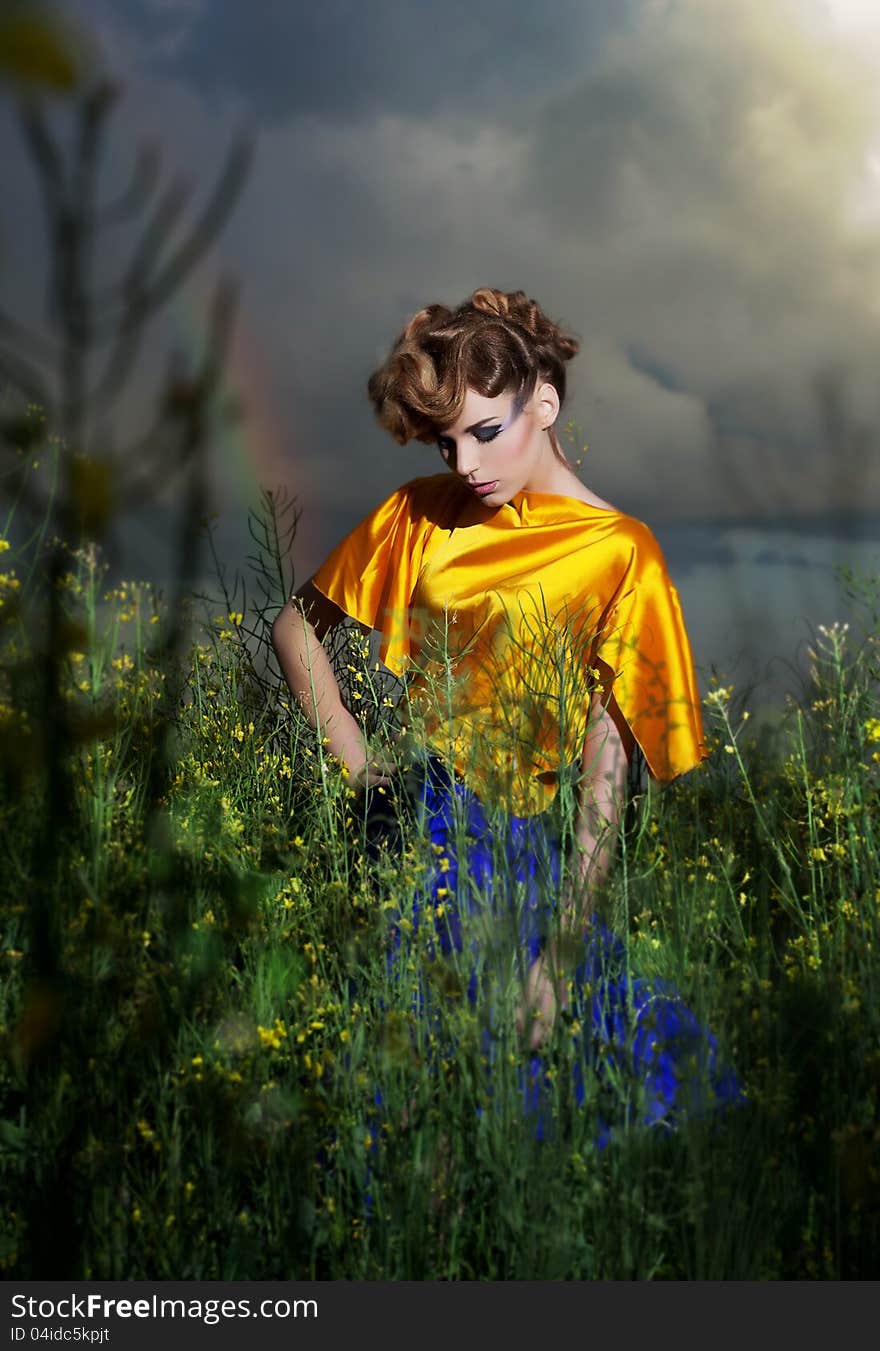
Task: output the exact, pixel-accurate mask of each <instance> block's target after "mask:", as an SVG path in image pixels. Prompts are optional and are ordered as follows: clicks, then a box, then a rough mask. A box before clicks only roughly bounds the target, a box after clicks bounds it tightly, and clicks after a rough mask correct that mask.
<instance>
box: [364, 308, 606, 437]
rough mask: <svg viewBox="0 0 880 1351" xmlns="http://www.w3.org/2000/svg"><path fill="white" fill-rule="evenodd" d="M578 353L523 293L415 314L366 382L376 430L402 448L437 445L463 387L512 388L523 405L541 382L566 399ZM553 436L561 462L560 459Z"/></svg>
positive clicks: (488, 392)
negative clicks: (569, 365) (569, 367)
mask: <svg viewBox="0 0 880 1351" xmlns="http://www.w3.org/2000/svg"><path fill="white" fill-rule="evenodd" d="M579 350H580V343H579V342H578V341H577V339H576V338H573V337H570V336H568V335H567V334H565V333H563V332H562V330H561V328H560V327H559V325H558V324H556V323H554V322H553V320H552V319H548V317H547V315H546V314H545V313H544V312H543V310H542V309H541V307H540V306H539V305H538V304H536V302H535V301H534V300H530V299H529V298H528V296H527V295H526V294H525V292H524V291H496V290H494V289H493V288H492V287H489V286H484V287H481V288H480V289H479V290H478V291H474V293H473V295H471V297H470V298H469V299H468V300H465V301H463V302H462V304H461V305H459V306H458V308H457V309H456V310H450V309H449V308H448V307H447V306H446V305H427V306H425V308H424V309H422V310H419V312H418V314H415V315H413V317H412V318H411V319H410V321H409V323H408V324H407V326H406V328H405V329H404V330H403V332H402V333H401V334H400V336H399V338H398V339H397V341H396V342H395V344H394V346H393V348H392V349H391V352H390V354H389V356H388V358H387V359H386V361H385V362H384V363H383V364H382V365H381V366H380V367H379V368H378V370H376V371H374V372H373V374H372V375H371V376H370V379H369V381H368V384H367V390H368V393H369V396H370V399H371V401H372V403H373V405H374V407H375V409H376V416H377V418H378V420H379V422H380V423H381V425H382V426H383V427H384V428H385V429H386V431H388V432H390V433H391V435H392V436H393V437H394V439H395V441H397V443H398V444H399V445H401V446H403V445H405V444H406V443H407V441H410V440H416V441H423V442H425V443H426V444H427V443H430V442H431V441H433V440H435V439H436V437H437V432H438V429H440V428H443V427H448V426H449V425H450V424H451V423H453V422H455V420H456V419H457V418H458V417H459V416H460V414H461V410H462V408H463V407H464V401H465V397H466V394H467V391H468V389H475V390H476V391H477V393H478V394H482V395H484V396H485V397H486V398H489V399H494V398H496V397H497V396H498V395H499V394H503V393H504V392H505V391H506V390H509V389H512V390H513V393H514V398H515V400H516V401H517V403H518V404H519V406H520V407H522V406H523V405H524V404H525V403H527V402H528V400H529V398H530V397H531V395H532V393H533V391H534V389H535V387H536V385H537V384H538V383H539V382H544V381H546V382H547V383H548V384H551V385H553V387H554V389H555V390H556V392H557V394H558V395H559V403H560V407H561V406H562V404H563V402H564V400H565V362H566V361H570V360H571V358H572V357H573V356H576V355H577V353H578V351H579ZM549 430H550V439H551V442H552V444H553V449H554V452H555V453H556V455H557V456H558V458H559V459H561V460H563V461H564V462H566V463H567V461H565V455H564V453H563V451H562V449H561V447H560V446H559V443H558V441H557V440H556V437H555V435H554V433H553V429H552V427H551V428H550V429H549Z"/></svg>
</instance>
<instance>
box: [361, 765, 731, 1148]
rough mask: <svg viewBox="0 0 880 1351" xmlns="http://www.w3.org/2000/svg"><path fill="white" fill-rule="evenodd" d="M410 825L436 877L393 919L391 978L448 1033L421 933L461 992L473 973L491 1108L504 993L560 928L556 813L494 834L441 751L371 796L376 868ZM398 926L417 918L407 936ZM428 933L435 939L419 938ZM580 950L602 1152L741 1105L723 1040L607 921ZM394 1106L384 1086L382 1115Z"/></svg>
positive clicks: (545, 1092)
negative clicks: (646, 971)
mask: <svg viewBox="0 0 880 1351" xmlns="http://www.w3.org/2000/svg"><path fill="white" fill-rule="evenodd" d="M403 815H406V816H407V817H408V818H409V826H410V830H409V831H408V832H407V833H409V834H410V838H413V837H415V838H419V837H420V838H422V839H423V840H424V841H425V842H426V843H427V842H428V841H430V844H431V846H432V848H431V849H430V850H427V851H426V855H429V858H430V862H429V867H428V870H427V873H426V874H424V875H423V876H421V877H420V879H419V885H418V888H417V890H416V891H415V893H414V894H412V895H411V897H410V898H408V902H407V914H406V915H402V914H400V913H399V912H396V913H395V912H392V913H391V916H390V921H391V923H390V932H389V941H388V947H387V957H386V964H387V973H388V976H389V979H390V980H393V981H394V980H400V979H405V980H406V982H407V984H408V988H410V989H412V999H413V1007H414V1010H415V1012H416V1013H417V1015H418V1016H419V1018H421V1019H423V1020H424V1019H427V1020H428V1021H429V1025H431V1024H432V1025H433V1026H434V1027H437V1028H440V1026H441V1009H440V1008H439V1007H438V1003H437V998H438V997H437V994H436V993H435V990H436V982H429V981H427V980H425V978H424V965H425V964H424V963H422V964H421V969H420V964H419V963H418V962H416V963H415V964H413V963H412V962H410V961H409V960H408V958H409V953H410V949H411V948H412V945H413V941H414V939H415V938H416V936H419V938H420V940H421V941H420V943H419V947H420V949H421V950H422V951H425V952H426V953H427V956H428V958H429V959H435V958H436V957H437V955H438V952H439V954H440V957H441V960H445V961H446V963H447V965H451V966H452V967H453V968H455V967H456V966H458V969H459V970H460V971H461V973H462V980H461V989H462V991H463V990H464V988H465V987H464V975H466V976H467V985H466V991H467V998H468V1001H469V1003H470V1004H471V1005H472V1006H473V1007H474V1009H475V1012H476V1014H477V1016H478V1018H479V1021H480V1024H481V1041H482V1063H483V1064H484V1065H485V1066H486V1075H487V1084H486V1088H487V1096H488V1097H490V1098H491V1096H492V1077H493V1076H492V1067H493V1065H494V1064H495V1063H496V1061H497V1058H498V1056H499V1054H500V1053H501V1052H502V1043H503V1052H504V1054H505V1055H509V1051H510V1044H509V1036H508V1039H507V1040H506V1041H505V1040H504V1038H503V1035H499V1034H500V1032H501V1029H499V1027H498V1024H497V1018H496V1015H495V1010H494V1008H493V989H494V990H497V989H498V980H499V978H500V979H504V978H505V976H506V978H507V979H508V980H509V979H510V977H511V974H515V975H516V976H517V977H518V978H520V979H521V980H522V982H523V983H524V981H525V976H526V973H527V972H528V969H529V968H530V967H531V965H532V964H533V962H534V961H535V960H536V959H537V958H538V956H539V955H540V952H541V951H542V948H543V947H544V944H545V942H546V939H547V937H548V936H549V935H550V934H551V933H552V932H553V921H554V909H555V905H556V900H557V898H558V895H559V884H560V875H561V863H562V854H563V846H562V840H561V833H560V829H559V826H558V824H557V823H556V819H555V816H554V814H553V813H550V812H545V813H543V814H541V815H538V816H531V817H517V816H512V815H509V814H506V813H505V814H499V816H496V819H495V821H494V823H493V825H490V822H489V820H488V818H487V814H486V811H485V809H484V806H483V804H482V803H481V802H480V800H479V798H478V797H477V795H476V794H475V793H474V792H473V791H472V790H471V789H470V788H468V786H467V785H466V784H465V783H464V782H462V780H461V779H459V778H458V777H457V776H454V775H453V774H451V773H450V772H449V770H448V769H447V767H446V765H445V764H444V762H443V760H441V759H440V758H439V757H438V756H435V755H431V756H427V757H425V758H424V759H421V760H417V761H416V762H415V763H414V764H413V765H412V766H411V767H409V768H408V769H407V771H406V772H405V774H404V775H402V776H400V777H399V778H397V779H396V780H395V782H394V786H393V788H391V789H386V790H385V792H384V794H380V792H379V790H378V789H370V790H368V802H367V804H366V838H367V852H368V854H369V856H370V857H371V858H372V859H373V860H374V861H378V859H379V858H380V856H381V854H382V852H383V850H386V849H387V850H391V851H392V853H393V854H396V853H399V852H400V851H401V849H402V841H403V835H404V831H403V829H402V826H401V817H402V816H403ZM499 820H500V827H499ZM493 827H494V828H493ZM413 829H414V835H413V833H411V832H413ZM462 863H464V866H462ZM401 921H406V922H404V923H403V925H402V926H401ZM423 924H424V925H427V926H428V933H427V934H425V933H422V934H421V935H419V929H420V926H422V925H423ZM465 943H467V946H468V952H469V956H468V954H464V946H465ZM582 945H583V946H582V950H581V955H580V960H579V961H578V962H577V965H576V967H575V968H574V970H573V971H572V972H571V977H570V978H571V984H570V987H569V988H570V998H569V1010H568V1013H567V1015H566V1014H564V1015H562V1017H563V1018H564V1019H565V1021H566V1023H567V1025H568V1028H569V1031H570V1035H571V1041H572V1050H573V1055H572V1059H571V1064H572V1070H571V1078H572V1085H571V1086H572V1093H573V1097H574V1102H575V1103H576V1104H577V1106H578V1107H582V1106H583V1105H584V1103H585V1101H587V1100H589V1101H590V1102H592V1103H594V1104H595V1102H596V1097H597V1094H596V1089H597V1085H598V1086H600V1087H602V1086H604V1087H605V1088H606V1089H607V1090H609V1091H607V1092H606V1093H605V1097H604V1099H603V1101H604V1102H606V1104H607V1107H606V1108H605V1109H603V1111H602V1112H600V1113H599V1114H598V1115H597V1131H596V1144H597V1146H598V1147H600V1148H601V1147H603V1146H604V1145H605V1144H606V1143H607V1141H608V1139H609V1138H610V1136H611V1134H612V1132H613V1131H614V1130H615V1129H618V1128H621V1127H623V1126H627V1127H631V1126H632V1125H634V1124H641V1125H643V1126H652V1127H660V1128H661V1129H662V1128H667V1129H672V1128H674V1127H675V1126H676V1125H677V1124H679V1123H680V1122H681V1121H682V1120H683V1119H684V1117H685V1116H692V1115H698V1116H699V1115H703V1114H704V1113H706V1112H707V1111H714V1110H715V1109H717V1108H719V1107H725V1106H731V1105H734V1104H738V1103H741V1102H743V1101H744V1093H743V1090H742V1087H741V1084H740V1081H739V1078H738V1076H737V1075H736V1073H735V1072H734V1071H733V1070H732V1069H731V1068H729V1067H727V1066H725V1065H723V1064H722V1063H721V1059H720V1057H719V1054H718V1046H717V1041H716V1038H715V1036H714V1034H713V1033H712V1032H711V1031H710V1030H709V1028H708V1027H706V1026H705V1025H704V1024H702V1023H701V1022H700V1021H699V1020H698V1018H697V1017H696V1016H695V1015H694V1013H693V1012H692V1011H691V1010H690V1009H689V1008H688V1007H687V1006H686V1004H685V1003H684V1001H683V999H682V998H681V996H680V995H679V994H678V992H677V991H676V990H675V988H674V987H673V986H672V985H671V984H670V983H669V982H667V981H662V980H659V979H656V978H652V979H647V978H644V977H640V976H638V975H635V974H633V972H632V971H631V970H630V967H629V962H628V959H627V954H626V949H625V947H624V944H623V943H622V942H621V941H620V939H619V938H617V937H616V936H615V935H614V934H612V933H611V932H610V931H609V930H608V929H607V928H606V927H605V925H604V924H602V922H601V921H600V920H598V919H597V918H593V919H592V920H591V921H590V922H589V924H588V925H587V926H586V927H585V929H584V930H583V934H582ZM460 954H464V956H465V960H464V961H461V957H460V956H459V955H460ZM514 966H516V968H517V971H516V972H515V973H514V972H513V967H514ZM414 973H415V974H414ZM413 987H414V988H413ZM441 997H442V996H441ZM398 1007H399V1004H398ZM551 1040H552V1039H551ZM421 1041H422V1044H424V1043H425V1039H424V1038H422V1039H421ZM435 1044H436V1045H438V1046H439V1048H440V1049H439V1051H438V1055H439V1056H440V1058H442V1059H448V1058H452V1057H453V1055H454V1047H453V1046H451V1045H449V1044H446V1045H445V1046H444V1045H443V1041H442V1037H441V1038H439V1039H435ZM550 1054H551V1045H550V1042H547V1043H545V1046H544V1047H543V1048H542V1049H541V1051H540V1052H534V1053H531V1054H526V1055H524V1056H523V1062H524V1063H522V1064H521V1065H520V1066H519V1068H518V1071H517V1073H518V1082H519V1095H520V1097H521V1102H522V1107H523V1111H524V1112H525V1113H526V1114H527V1116H528V1117H530V1118H531V1119H532V1121H533V1125H534V1134H535V1137H536V1139H538V1140H544V1139H545V1138H552V1137H553V1135H554V1122H553V1110H552V1103H553V1101H554V1098H555V1099H556V1100H558V1091H559V1085H558V1083H557V1084H556V1086H555V1088H554V1082H553V1081H554V1079H555V1077H556V1076H555V1074H554V1072H553V1071H552V1069H551V1066H550V1063H549V1056H550ZM384 1100H385V1098H384V1095H383V1091H382V1086H381V1085H377V1087H376V1093H375V1104H376V1108H377V1109H378V1114H379V1115H381V1111H382V1108H383V1105H384ZM477 1110H478V1113H479V1112H480V1109H477ZM378 1124H379V1123H378V1121H377V1120H374V1122H373V1124H372V1126H371V1131H372V1132H373V1134H374V1136H375V1132H376V1130H377V1129H378Z"/></svg>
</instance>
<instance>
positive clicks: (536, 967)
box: [516, 695, 635, 1050]
mask: <svg viewBox="0 0 880 1351" xmlns="http://www.w3.org/2000/svg"><path fill="white" fill-rule="evenodd" d="M634 747H635V738H634V737H633V735H632V733H631V732H630V730H629V728H628V726H627V724H626V722H625V720H624V718H623V715H622V714H621V713H620V710H619V709H618V707H617V705H616V703H614V702H613V701H612V700H609V705H608V707H607V708H606V707H603V705H602V703H601V700H600V698H599V696H598V695H594V696H593V702H592V705H591V713H590V725H589V728H588V730H587V735H586V738H585V740H584V746H583V752H582V755H581V782H580V791H579V806H578V820H577V827H576V835H575V849H576V854H577V860H578V863H577V869H578V876H577V877H576V879H575V881H574V883H573V885H572V887H571V889H570V890H567V891H564V892H563V894H562V896H561V898H560V931H559V941H561V943H562V944H563V945H564V944H565V940H566V939H572V940H575V941H576V942H577V944H578V948H577V950H578V952H580V939H581V935H582V933H583V929H584V925H585V924H586V921H587V919H588V918H589V914H590V908H591V902H592V892H593V890H594V888H595V887H596V886H597V885H599V884H600V883H601V882H603V881H604V880H605V878H606V877H607V876H608V873H609V871H610V869H611V864H612V862H613V860H614V849H615V845H616V843H617V828H618V824H619V822H620V817H621V813H622V810H623V803H624V796H625V792H626V778H627V769H628V765H629V759H630V756H631V755H632V752H633V749H634ZM559 941H557V938H556V937H555V936H554V937H551V938H550V939H549V941H548V943H547V946H546V948H545V950H544V952H542V953H541V954H540V956H539V957H538V959H537V961H535V962H534V963H533V964H532V966H531V968H530V970H529V973H528V977H527V980H526V990H525V998H524V1003H523V1005H520V1006H519V1007H518V1009H517V1014H516V1026H517V1028H518V1029H519V1030H520V1031H522V1030H523V1026H524V1022H525V1021H526V1020H528V1022H529V1025H530V1026H529V1045H530V1048H531V1050H537V1049H538V1047H540V1046H541V1045H542V1044H543V1042H544V1041H545V1040H546V1038H547V1037H548V1036H549V1034H550V1029H551V1027H552V1026H553V1022H554V1019H555V1017H556V1011H557V1008H559V1007H562V1008H567V1007H568V981H567V975H566V963H565V961H564V960H561V959H560V950H559ZM523 1010H525V1018H524V1016H523Z"/></svg>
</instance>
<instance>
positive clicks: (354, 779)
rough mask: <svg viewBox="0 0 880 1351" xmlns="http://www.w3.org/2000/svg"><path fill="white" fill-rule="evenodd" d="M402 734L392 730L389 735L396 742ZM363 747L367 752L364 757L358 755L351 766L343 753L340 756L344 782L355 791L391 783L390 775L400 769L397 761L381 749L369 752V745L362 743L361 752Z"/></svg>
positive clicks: (385, 785)
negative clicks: (342, 764) (343, 762)
mask: <svg viewBox="0 0 880 1351" xmlns="http://www.w3.org/2000/svg"><path fill="white" fill-rule="evenodd" d="M402 735H403V733H402V732H400V731H398V732H394V733H393V734H392V735H391V737H390V740H391V742H392V743H396V742H398V741H399V740H400V738H401V736H402ZM364 749H366V752H367V754H366V758H363V759H362V758H360V756H359V757H358V759H357V761H356V762H355V764H354V765H353V766H351V765H349V764H348V761H347V760H346V758H345V756H344V755H343V757H342V758H343V760H344V761H345V782H346V783H347V784H348V786H349V788H353V789H354V790H355V792H360V791H361V790H362V789H366V788H379V787H387V786H388V784H390V783H391V776H392V775H393V774H396V773H397V771H398V770H399V769H400V765H399V763H398V762H397V760H395V759H393V758H392V757H391V756H390V755H388V754H386V753H384V752H383V751H377V752H375V753H371V752H370V750H369V747H364V746H363V745H362V746H361V752H363V751H364Z"/></svg>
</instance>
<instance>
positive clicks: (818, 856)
mask: <svg viewBox="0 0 880 1351" xmlns="http://www.w3.org/2000/svg"><path fill="white" fill-rule="evenodd" d="M810 858H812V859H815V860H816V862H817V863H827V861H828V855H827V854H826V853H825V847H824V845H821V844H820V845H817V846H816V848H815V849H811V850H810Z"/></svg>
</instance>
